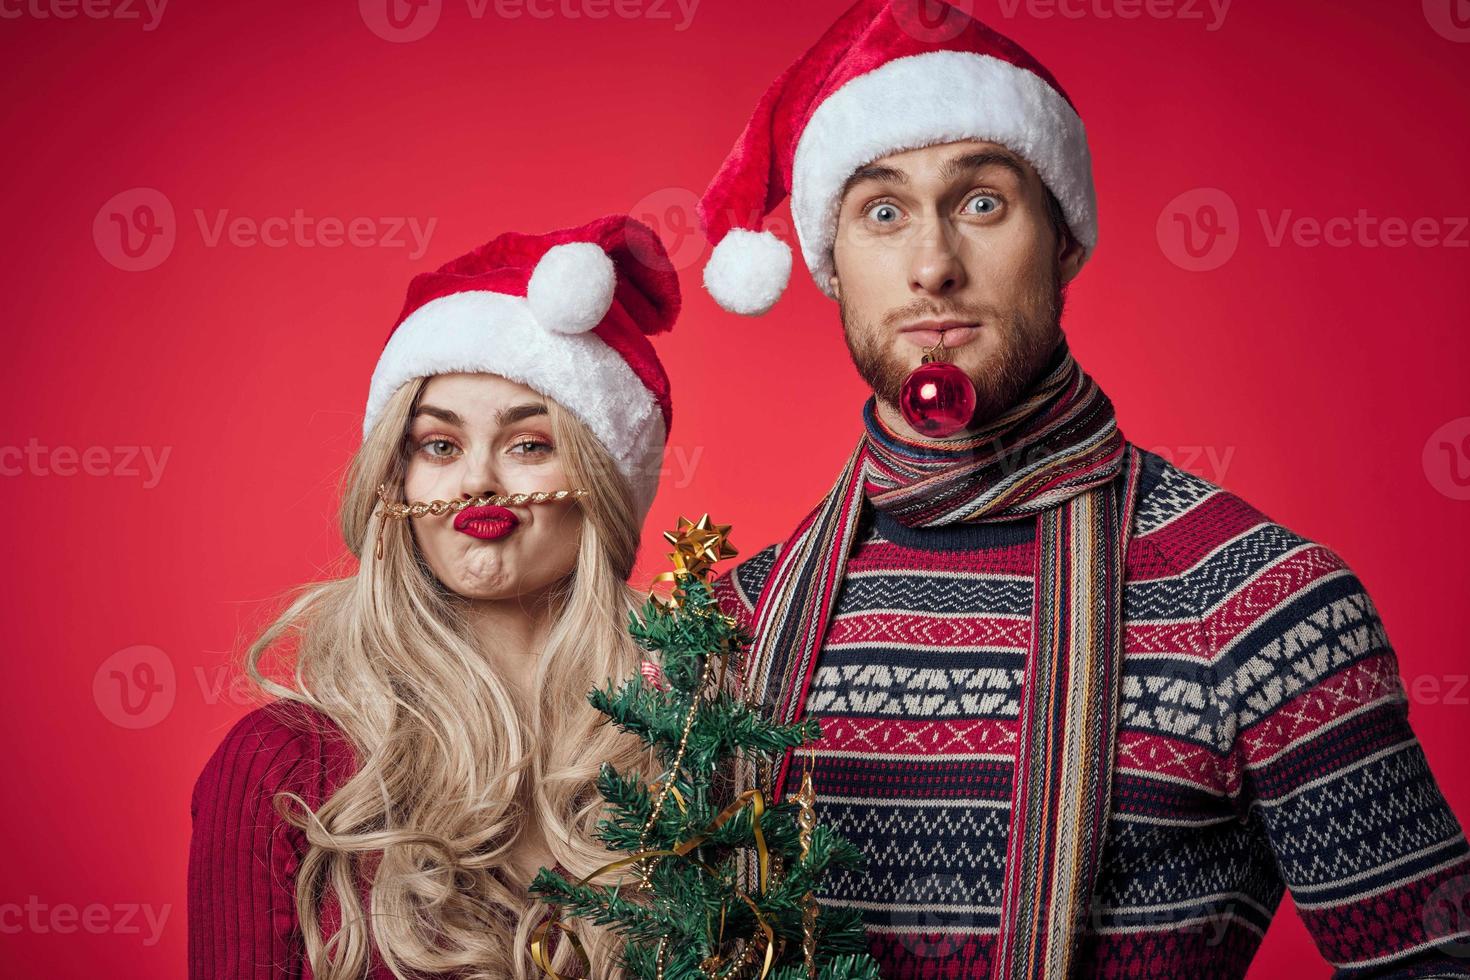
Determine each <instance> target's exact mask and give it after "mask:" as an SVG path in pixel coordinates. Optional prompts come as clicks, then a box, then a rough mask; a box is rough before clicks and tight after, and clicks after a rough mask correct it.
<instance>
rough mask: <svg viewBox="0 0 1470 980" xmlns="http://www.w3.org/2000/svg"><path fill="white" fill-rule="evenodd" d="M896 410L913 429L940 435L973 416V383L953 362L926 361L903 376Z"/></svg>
mask: <svg viewBox="0 0 1470 980" xmlns="http://www.w3.org/2000/svg"><path fill="white" fill-rule="evenodd" d="M898 410H899V412H900V413H901V414H902V415H903V420H904V421H905V422H907V423H908V424H909V425H911V426H912V427H913V429H914V431H915V432H918V433H921V434H923V435H926V436H932V437H933V438H935V439H944V438H947V437H949V436H952V435H954V434H955V433H956V432H959V431H960V430H961V429H963V428H965V427H966V426H968V425H969V424H970V420H971V419H972V418H974V417H975V386H974V385H973V384H971V383H970V379H969V377H968V376H967V375H966V374H965V372H963V371H961V370H960V369H959V368H957V367H955V366H954V365H953V364H947V363H945V362H943V361H926V362H925V363H923V364H920V365H919V366H918V367H916V368H914V370H913V371H912V372H911V373H910V374H909V376H908V377H907V378H905V379H904V381H903V387H902V388H900V389H899V393H898Z"/></svg>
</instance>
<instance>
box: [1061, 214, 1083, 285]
mask: <svg viewBox="0 0 1470 980" xmlns="http://www.w3.org/2000/svg"><path fill="white" fill-rule="evenodd" d="M1082 255H1083V249H1082V243H1081V242H1079V241H1078V240H1077V239H1076V238H1073V237H1072V232H1071V230H1070V229H1068V228H1063V229H1062V230H1061V231H1060V233H1059V234H1058V235H1057V267H1058V268H1060V269H1061V273H1062V283H1063V284H1064V285H1065V284H1066V283H1069V282H1071V281H1072V280H1073V279H1075V278H1076V277H1077V273H1079V272H1081V271H1082Z"/></svg>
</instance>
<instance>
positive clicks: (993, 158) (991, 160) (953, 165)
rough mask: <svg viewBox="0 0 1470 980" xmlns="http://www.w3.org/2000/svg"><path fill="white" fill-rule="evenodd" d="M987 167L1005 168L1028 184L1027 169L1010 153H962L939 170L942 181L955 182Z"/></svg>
mask: <svg viewBox="0 0 1470 980" xmlns="http://www.w3.org/2000/svg"><path fill="white" fill-rule="evenodd" d="M985 167H1004V168H1006V169H1007V170H1009V171H1010V172H1011V173H1013V174H1015V175H1016V180H1017V181H1019V182H1020V183H1022V184H1024V183H1025V182H1026V168H1025V167H1024V166H1023V165H1022V164H1021V161H1020V160H1018V159H1016V158H1015V157H1014V156H1012V155H1011V154H1009V153H1003V152H1001V151H999V150H979V151H977V152H975V153H962V154H961V155H959V156H957V157H954V158H953V159H951V160H949V161H947V162H946V163H945V164H944V166H942V167H940V168H939V179H940V180H954V179H955V178H956V177H958V176H960V175H961V174H964V173H968V172H969V171H972V170H981V169H984V168H985Z"/></svg>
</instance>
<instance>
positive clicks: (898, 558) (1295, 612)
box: [701, 0, 1470, 978]
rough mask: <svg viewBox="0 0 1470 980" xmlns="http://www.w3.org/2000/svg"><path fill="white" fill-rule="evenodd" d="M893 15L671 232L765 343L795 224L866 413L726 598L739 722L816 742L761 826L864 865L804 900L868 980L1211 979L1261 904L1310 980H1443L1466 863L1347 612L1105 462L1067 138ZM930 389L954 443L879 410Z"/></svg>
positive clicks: (1033, 82)
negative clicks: (778, 820) (859, 938)
mask: <svg viewBox="0 0 1470 980" xmlns="http://www.w3.org/2000/svg"><path fill="white" fill-rule="evenodd" d="M909 2H910V3H912V0H909ZM914 14H915V12H914V11H913V10H912V9H911V8H906V7H905V6H904V5H903V3H902V0H862V2H860V3H858V4H856V5H855V6H854V7H852V8H851V9H850V10H849V11H848V12H847V13H846V14H845V15H843V17H842V18H841V19H840V20H839V21H838V22H837V23H836V24H835V25H834V26H833V27H832V28H831V29H830V30H829V31H828V32H827V34H825V35H824V36H823V37H822V38H821V39H820V40H819V41H818V42H817V43H816V44H815V45H814V46H813V47H812V48H811V50H810V51H808V52H807V53H806V54H805V55H804V56H802V58H801V59H799V60H798V61H797V62H796V63H795V64H794V65H792V66H791V68H789V69H788V70H787V71H786V72H785V73H784V74H783V75H782V76H781V77H780V78H779V79H777V81H776V82H775V84H773V85H772V86H771V88H770V90H769V91H768V92H767V93H766V95H765V96H764V97H763V98H762V100H761V102H760V104H759V106H758V107H757V109H756V112H755V114H754V117H753V118H752V120H751V122H750V124H749V125H748V126H747V128H746V130H745V132H744V133H743V135H742V136H741V137H740V140H739V142H738V143H737V145H736V146H735V148H734V150H733V151H732V152H731V154H730V156H729V158H728V159H727V161H726V163H725V165H724V167H723V168H722V169H721V171H720V172H719V174H718V175H717V176H716V177H715V179H714V181H713V183H712V184H711V186H710V188H709V190H708V192H707V193H706V195H705V198H704V200H703V201H702V204H701V218H702V220H703V222H704V224H705V228H706V231H707V232H708V234H709V235H710V238H711V240H712V241H713V242H714V243H715V245H716V248H715V252H714V254H713V256H712V258H711V262H710V266H709V267H708V268H707V269H706V273H705V281H706V286H707V287H708V289H709V290H710V292H711V294H712V295H714V296H715V298H716V299H717V300H718V301H719V302H720V303H721V304H722V305H723V306H725V307H726V308H727V309H730V310H733V311H735V312H740V313H746V314H757V313H762V312H764V311H765V310H767V309H769V308H770V307H771V306H772V305H773V304H774V302H775V301H776V299H777V298H778V297H779V295H780V293H781V291H782V289H783V288H784V286H785V283H786V279H787V277H788V276H789V272H790V262H791V257H790V252H789V249H787V248H786V246H785V245H784V244H783V243H781V242H780V241H779V240H777V239H775V238H774V237H773V236H770V235H769V234H768V233H765V232H761V231H760V223H761V220H762V218H763V217H764V215H766V214H767V213H768V212H769V211H770V210H771V209H773V208H774V207H775V206H776V205H778V204H779V203H780V201H781V200H782V199H783V197H785V195H786V194H788V193H789V194H790V195H791V199H792V214H793V217H794V219H795V224H796V228H797V233H798V237H799V239H800V243H801V247H802V252H803V256H804V258H805V260H806V263H807V265H808V267H809V269H810V270H811V272H812V274H813V276H814V278H815V279H816V282H817V284H818V286H819V287H821V288H822V289H823V290H824V291H826V292H827V293H828V294H829V295H830V296H832V297H833V298H835V299H837V300H838V302H839V304H840V312H841V320H842V326H843V330H844V333H845V336H846V339H847V344H848V348H849V351H850V352H851V355H852V359H853V362H854V363H855V365H856V366H857V368H858V371H859V372H860V373H861V375H862V376H863V378H864V379H865V380H866V381H867V382H868V383H869V384H870V385H871V387H872V389H873V397H872V398H871V399H870V400H869V401H868V402H867V404H866V405H865V406H864V410H863V425H864V432H863V435H862V438H861V440H860V442H859V445H858V446H857V448H856V450H855V451H854V453H853V455H852V457H851V459H850V460H849V462H848V464H847V466H846V468H845V469H844V472H843V473H842V474H841V476H840V477H839V479H838V481H837V483H836V485H835V486H834V488H833V490H832V492H831V493H830V494H829V495H828V496H827V498H826V499H825V500H823V501H822V503H821V504H819V505H818V506H817V507H816V508H815V509H814V510H813V511H812V512H811V514H809V515H808V516H807V517H806V518H805V519H804V520H803V521H802V522H801V524H800V525H799V526H798V528H797V529H796V531H795V532H794V533H793V534H792V536H791V537H790V538H788V539H787V540H786V541H784V542H782V543H780V544H778V545H775V546H772V547H770V548H767V549H765V550H764V551H761V552H760V553H758V554H756V555H754V556H753V557H751V558H750V559H748V560H747V561H745V562H744V563H742V564H741V565H739V566H738V567H737V568H736V569H734V570H733V571H732V572H731V573H729V574H728V575H727V576H725V577H724V578H722V579H720V580H719V582H718V583H717V593H718V595H719V597H720V601H721V603H722V607H723V608H724V610H725V611H726V612H727V613H729V614H731V615H733V616H735V617H736V618H737V619H739V620H740V621H741V622H742V623H743V624H744V625H746V626H747V627H749V628H751V629H752V630H753V631H754V633H755V636H756V641H755V644H754V645H753V647H752V649H751V650H750V651H749V653H748V655H747V657H746V659H745V662H744V663H743V664H742V665H741V668H742V669H741V674H742V676H741V678H740V679H739V683H740V684H742V685H743V693H744V695H745V696H746V697H748V698H750V699H751V700H754V701H759V702H761V703H763V704H765V705H767V706H768V707H769V708H770V710H771V711H772V712H774V713H775V714H776V715H777V716H779V717H780V718H781V719H782V720H785V721H790V720H794V719H796V718H800V717H803V716H810V717H816V718H819V719H820V720H821V724H822V738H821V740H820V741H819V742H818V743H817V744H816V746H815V751H814V753H813V755H812V757H811V759H810V761H808V758H807V755H806V753H805V752H803V753H802V754H801V755H800V756H799V757H796V758H795V759H793V758H792V757H791V756H790V755H789V754H788V756H787V757H786V758H785V759H778V760H775V761H776V765H775V766H774V772H773V774H772V776H771V779H772V782H773V784H774V789H775V791H776V792H777V794H778V795H780V796H781V797H783V798H784V797H787V796H790V795H793V794H794V793H795V791H796V788H797V786H798V785H799V783H800V780H801V777H802V770H803V768H804V767H805V766H808V765H809V766H810V767H811V776H812V778H813V781H814V784H815V788H816V794H817V812H818V817H819V819H821V820H823V821H824V822H826V823H827V824H828V825H830V826H831V827H832V828H833V829H835V830H836V831H838V832H839V833H841V834H843V835H845V836H847V837H848V838H849V839H851V840H852V841H853V842H854V843H855V844H857V845H858V846H859V847H860V848H861V849H862V850H863V851H864V853H865V855H866V856H867V865H866V867H865V868H864V869H862V870H861V871H857V872H850V873H847V872H844V873H838V874H836V875H834V877H833V878H832V879H831V880H830V881H829V883H828V885H827V886H826V890H825V893H824V894H823V895H822V897H823V898H824V899H825V900H826V901H827V902H829V903H831V904H834V905H845V906H850V907H855V908H858V909H860V910H861V911H862V913H863V916H864V921H865V925H866V927H867V929H868V934H869V938H870V942H871V948H872V951H873V953H874V955H875V957H877V959H878V960H879V962H880V964H881V966H882V969H883V971H884V975H885V976H887V977H895V978H897V977H931V976H932V977H1008V978H1013V977H1061V976H1120V977H1121V976H1127V977H1145V976H1147V977H1190V978H1194V977H1239V976H1243V975H1244V974H1245V972H1246V968H1247V965H1248V964H1249V962H1250V959H1251V957H1252V955H1253V954H1254V953H1255V951H1256V949H1257V947H1258V945H1259V943H1260V941H1261V938H1262V936H1263V935H1264V933H1265V930H1266V928H1267V926H1268V925H1269V923H1270V920H1271V917H1272V914H1273V913H1274V911H1275V909H1276V907H1277V905H1278V904H1279V902H1280V899H1281V897H1282V894H1283V892H1284V889H1285V888H1287V887H1289V888H1290V889H1291V890H1292V894H1293V898H1294V900H1295V903H1296V906H1297V908H1298V910H1299V912H1300V914H1301V916H1302V918H1303V919H1304V920H1305V922H1306V924H1307V926H1308V928H1309V929H1310V930H1311V933H1312V935H1313V937H1314V939H1315V940H1316V942H1317V945H1318V947H1319V949H1320V950H1321V952H1322V955H1323V956H1324V958H1325V959H1326V960H1327V961H1329V962H1330V963H1332V964H1333V965H1334V966H1335V967H1337V968H1338V971H1339V975H1340V976H1344V977H1348V976H1353V977H1356V976H1394V977H1409V976H1414V977H1421V976H1467V975H1470V969H1467V964H1470V960H1467V959H1465V958H1464V956H1465V952H1466V950H1467V949H1470V946H1467V945H1466V944H1465V943H1464V937H1465V936H1466V935H1467V931H1466V930H1465V928H1464V923H1463V922H1462V920H1461V917H1460V916H1459V914H1458V908H1457V903H1458V901H1459V899H1460V898H1461V897H1462V896H1463V895H1464V893H1465V891H1466V883H1467V881H1470V877H1467V876H1470V845H1467V842H1466V839H1465V835H1464V832H1463V830H1462V829H1461V826H1460V824H1459V823H1458V822H1457V820H1456V818H1455V816H1454V814H1453V813H1452V812H1451V811H1450V810H1449V808H1448V806H1447V805H1446V803H1445V800H1444V798H1443V796H1442V794H1441V793H1440V791H1439V789H1438V788H1437V786H1436V784H1435V782H1434V779H1433V776H1432V774H1431V773H1430V771H1429V769H1428V766H1427V765H1426V762H1425V759H1424V755H1423V753H1422V751H1421V749H1420V746H1419V744H1418V742H1417V741H1416V739H1415V737H1414V735H1413V732H1412V730H1411V729H1410V727H1409V724H1408V720H1407V701H1406V698H1405V697H1404V694H1403V690H1402V686H1401V683H1400V681H1399V672H1398V666H1397V661H1396V658H1395V654H1394V652H1393V650H1392V648H1391V647H1390V645H1389V643H1388V640H1387V638H1386V635H1385V632H1384V628H1383V625H1382V624H1381V622H1380V621H1379V618H1378V615H1377V613H1376V611H1375V609H1374V606H1373V603H1372V602H1371V600H1370V599H1369V597H1368V595H1367V593H1366V592H1365V591H1364V588H1363V586H1362V584H1361V583H1360V582H1359V580H1358V579H1357V577H1356V576H1355V575H1354V574H1353V572H1352V570H1351V569H1350V568H1348V567H1347V566H1346V564H1345V563H1344V562H1343V561H1342V559H1341V558H1339V557H1338V556H1337V555H1336V554H1334V553H1333V552H1332V551H1330V550H1329V549H1327V548H1325V547H1323V546H1322V545H1319V544H1316V543H1314V542H1311V541H1308V540H1305V539H1303V538H1302V537H1300V536H1299V535H1296V534H1294V533H1293V532H1291V531H1290V530H1288V529H1287V528H1285V527H1282V526H1281V525H1279V524H1277V523H1274V522H1272V521H1271V520H1269V519H1268V518H1267V517H1265V516H1264V515H1262V514H1261V513H1260V512H1259V511H1257V510H1255V509H1254V508H1252V507H1251V506H1250V505H1249V504H1247V503H1245V502H1244V501H1242V500H1240V499H1239V498H1237V497H1235V496H1233V495H1231V494H1230V493H1228V492H1226V491H1224V490H1222V489H1220V488H1219V487H1216V486H1213V485H1211V484H1209V483H1207V482H1206V481H1204V480H1201V479H1199V478H1197V477H1194V476H1192V475H1190V474H1188V473H1186V472H1184V471H1182V470H1180V469H1177V468H1175V467H1174V466H1171V465H1170V464H1169V463H1167V462H1166V461H1164V460H1163V459H1161V458H1160V457H1158V456H1156V455H1153V454H1150V453H1147V452H1144V451H1141V450H1139V449H1138V448H1137V447H1135V446H1132V445H1131V444H1129V443H1128V442H1127V441H1126V440H1125V439H1124V438H1123V436H1122V434H1121V433H1120V432H1119V430H1118V427H1117V425H1116V421H1115V418H1114V414H1113V408H1112V403H1111V402H1110V401H1109V399H1108V397H1107V396H1106V395H1105V394H1104V393H1103V392H1102V391H1101V389H1099V388H1098V386H1097V385H1096V383H1095V382H1094V381H1093V380H1092V379H1091V378H1090V377H1089V376H1088V375H1087V374H1086V373H1085V372H1084V371H1083V370H1082V369H1081V367H1080V366H1079V365H1078V364H1077V362H1076V360H1075V359H1074V358H1073V357H1072V355H1071V353H1070V351H1069V349H1068V346H1067V344H1066V341H1065V338H1064V335H1063V332H1062V329H1061V323H1060V320H1061V314H1062V308H1063V298H1064V292H1065V286H1066V284H1067V283H1069V282H1070V281H1071V280H1072V279H1073V278H1074V277H1075V276H1076V275H1077V274H1078V272H1079V271H1080V269H1081V268H1082V266H1083V265H1084V263H1085V262H1086V260H1087V258H1088V257H1089V256H1090V255H1091V253H1092V251H1093V249H1094V248H1095V246H1096V242H1097V221H1096V205H1095V199H1094V193H1093V185H1092V177H1091V165H1090V160H1089V156H1088V151H1087V143H1086V137H1085V135H1084V131H1083V127H1082V123H1081V120H1080V118H1079V117H1078V116H1077V113H1076V111H1075V109H1074V108H1073V106H1072V104H1071V102H1070V101H1069V100H1068V98H1067V96H1066V95H1065V94H1064V93H1063V91H1062V90H1061V88H1060V87H1059V86H1058V84H1057V82H1056V80H1055V79H1054V78H1053V77H1052V76H1051V75H1050V74H1049V73H1048V72H1047V71H1046V70H1045V69H1044V68H1042V67H1041V65H1040V64H1038V63H1037V62H1036V61H1035V59H1034V58H1032V57H1031V56H1030V55H1029V54H1027V53H1026V52H1025V51H1023V50H1021V49H1020V48H1019V47H1018V46H1017V45H1015V44H1014V43H1013V42H1011V41H1010V40H1008V39H1006V38H1004V37H1002V36H1000V35H998V34H996V33H995V32H994V31H992V30H990V29H989V28H987V27H985V26H984V25H982V24H980V23H979V22H977V21H974V20H973V19H971V18H969V17H968V16H967V15H964V14H962V13H960V12H959V11H957V10H949V12H948V14H947V15H946V17H945V19H944V22H943V23H942V24H940V25H938V26H937V27H936V26H934V25H933V24H932V23H930V24H928V25H926V24H925V23H924V22H922V21H921V20H919V19H917V18H916V17H915V16H914ZM926 352H928V353H929V354H931V355H932V356H936V357H940V356H942V357H947V359H948V361H949V362H950V363H953V364H954V365H956V366H957V367H958V368H960V369H961V370H962V371H963V372H964V374H965V375H966V376H967V377H968V378H969V380H970V381H971V382H972V383H973V385H974V388H975V393H976V404H975V409H974V413H973V415H972V417H971V418H970V422H969V425H968V427H966V428H965V429H964V430H963V431H961V432H959V433H957V434H955V435H953V436H951V437H949V438H945V439H931V438H927V437H925V436H924V435H922V434H921V432H920V431H918V430H917V429H916V428H915V425H914V424H913V423H914V421H915V418H913V417H910V416H906V415H905V414H904V413H903V412H901V411H900V410H899V403H900V402H901V401H902V398H901V390H902V388H903V383H904V379H905V378H906V376H907V375H908V374H909V372H911V371H912V370H913V369H915V368H916V367H917V366H918V365H919V364H920V363H921V361H922V360H923V359H924V356H925V354H926ZM742 778H743V779H744V780H745V781H746V782H749V781H750V780H752V779H756V778H764V776H759V777H758V776H757V774H755V773H753V772H746V773H744V774H742ZM1457 940H1459V941H1458V942H1457ZM1457 954H1458V955H1457Z"/></svg>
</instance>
